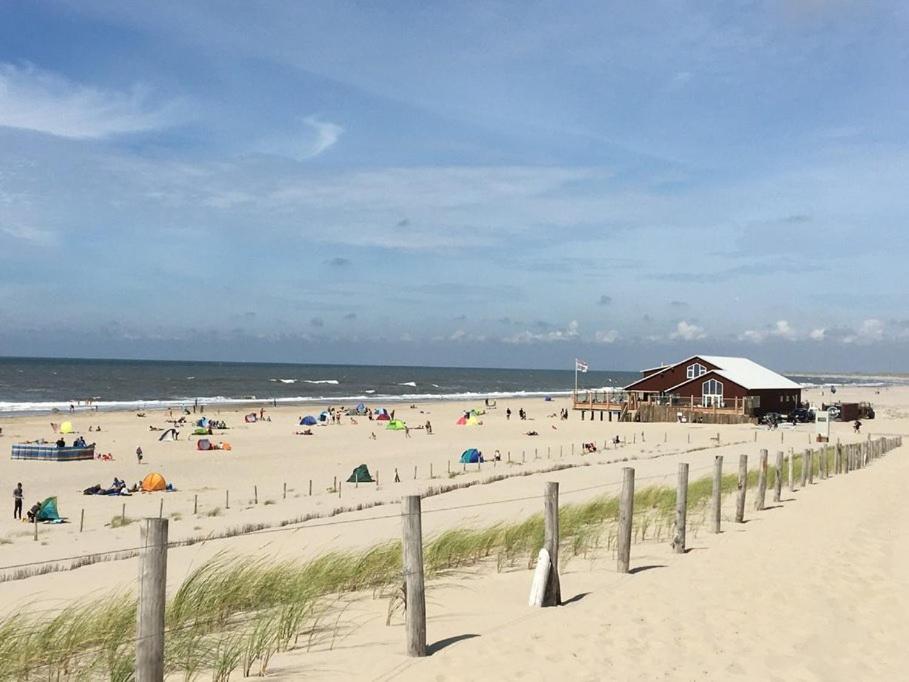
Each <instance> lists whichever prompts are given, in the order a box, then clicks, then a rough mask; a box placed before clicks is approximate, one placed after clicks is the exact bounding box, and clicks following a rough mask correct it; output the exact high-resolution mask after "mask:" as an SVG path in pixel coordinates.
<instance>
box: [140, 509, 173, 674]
mask: <svg viewBox="0 0 909 682" xmlns="http://www.w3.org/2000/svg"><path fill="white" fill-rule="evenodd" d="M139 545H140V547H141V550H140V554H139V605H138V625H137V633H136V682H163V680H164V603H165V591H166V587H167V519H145V520H144V521H143V523H142V525H141V526H140V527H139Z"/></svg>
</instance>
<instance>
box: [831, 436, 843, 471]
mask: <svg viewBox="0 0 909 682" xmlns="http://www.w3.org/2000/svg"><path fill="white" fill-rule="evenodd" d="M833 473H835V474H841V473H843V446H842V445H840V444H839V442H837V444H836V448H835V449H834V450H833Z"/></svg>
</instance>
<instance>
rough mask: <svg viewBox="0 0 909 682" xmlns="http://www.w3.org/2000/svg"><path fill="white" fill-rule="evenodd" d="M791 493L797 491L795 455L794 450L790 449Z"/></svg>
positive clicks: (789, 478) (789, 477) (789, 479)
mask: <svg viewBox="0 0 909 682" xmlns="http://www.w3.org/2000/svg"><path fill="white" fill-rule="evenodd" d="M788 483H789V492H790V493H791V492H794V491H795V453H794V452H793V451H792V448H789V475H788Z"/></svg>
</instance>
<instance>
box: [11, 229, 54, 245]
mask: <svg viewBox="0 0 909 682" xmlns="http://www.w3.org/2000/svg"><path fill="white" fill-rule="evenodd" d="M0 234H5V235H7V236H9V237H12V238H13V239H18V240H21V241H24V242H28V243H30V244H34V245H35V246H53V245H54V244H56V243H57V240H58V237H57V233H56V232H53V231H52V230H42V229H40V228H37V227H30V226H27V225H0Z"/></svg>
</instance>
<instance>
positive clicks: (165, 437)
mask: <svg viewBox="0 0 909 682" xmlns="http://www.w3.org/2000/svg"><path fill="white" fill-rule="evenodd" d="M179 435H180V434H179V433H177V429H168V430H167V431H165V432H164V433H162V434H161V435H160V436H158V440H159V441H165V442H168V441H172V440H177V436H179Z"/></svg>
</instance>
